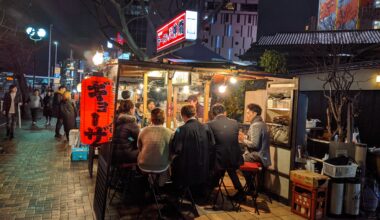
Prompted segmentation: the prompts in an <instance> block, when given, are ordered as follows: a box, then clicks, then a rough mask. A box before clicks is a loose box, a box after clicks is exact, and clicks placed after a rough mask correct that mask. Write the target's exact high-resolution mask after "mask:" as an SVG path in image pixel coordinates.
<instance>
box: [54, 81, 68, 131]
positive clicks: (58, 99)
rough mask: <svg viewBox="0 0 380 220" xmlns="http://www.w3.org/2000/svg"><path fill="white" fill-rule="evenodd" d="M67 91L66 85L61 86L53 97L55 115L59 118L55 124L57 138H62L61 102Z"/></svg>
mask: <svg viewBox="0 0 380 220" xmlns="http://www.w3.org/2000/svg"><path fill="white" fill-rule="evenodd" d="M65 92H66V87H65V86H60V87H59V88H58V91H57V92H55V93H54V97H53V106H52V107H53V109H52V110H53V115H52V116H53V117H55V118H57V123H56V124H55V136H54V137H55V138H61V136H62V135H61V134H60V130H61V127H62V123H63V122H62V116H61V112H60V109H61V102H62V99H63V94H64V93H65Z"/></svg>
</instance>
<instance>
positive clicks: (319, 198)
mask: <svg viewBox="0 0 380 220" xmlns="http://www.w3.org/2000/svg"><path fill="white" fill-rule="evenodd" d="M290 179H291V180H292V182H293V187H292V194H293V196H292V204H291V210H292V212H293V213H295V214H297V215H300V216H302V217H305V218H308V219H322V218H324V217H325V216H326V202H327V195H328V194H327V189H328V179H329V178H328V177H327V176H324V175H320V174H317V173H313V172H310V171H307V170H293V171H291V172H290Z"/></svg>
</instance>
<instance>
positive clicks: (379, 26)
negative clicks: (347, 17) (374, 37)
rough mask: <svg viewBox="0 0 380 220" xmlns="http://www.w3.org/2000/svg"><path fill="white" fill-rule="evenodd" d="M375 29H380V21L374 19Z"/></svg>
mask: <svg viewBox="0 0 380 220" xmlns="http://www.w3.org/2000/svg"><path fill="white" fill-rule="evenodd" d="M373 29H380V21H373Z"/></svg>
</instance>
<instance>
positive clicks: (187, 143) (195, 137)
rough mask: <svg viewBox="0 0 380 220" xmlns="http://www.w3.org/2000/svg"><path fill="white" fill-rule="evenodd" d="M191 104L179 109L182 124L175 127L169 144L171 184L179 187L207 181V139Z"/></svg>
mask: <svg viewBox="0 0 380 220" xmlns="http://www.w3.org/2000/svg"><path fill="white" fill-rule="evenodd" d="M195 114H196V110H195V107H194V106H192V105H185V106H183V107H182V109H181V116H182V118H183V120H184V122H185V124H184V125H182V126H181V127H179V128H177V130H176V131H175V133H174V137H173V140H172V142H171V144H170V154H171V156H172V158H173V162H172V180H173V184H174V185H175V186H177V187H179V188H183V187H187V186H190V187H191V188H193V187H201V188H203V187H202V186H203V185H205V184H206V183H207V180H208V171H209V154H208V147H209V139H208V134H207V131H206V129H205V127H204V125H203V124H201V123H200V122H199V121H198V120H197V119H196V118H195Z"/></svg>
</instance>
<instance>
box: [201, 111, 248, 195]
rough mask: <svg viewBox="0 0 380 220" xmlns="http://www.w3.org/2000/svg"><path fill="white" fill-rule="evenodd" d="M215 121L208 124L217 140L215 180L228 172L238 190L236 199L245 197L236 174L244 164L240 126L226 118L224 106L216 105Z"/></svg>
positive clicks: (214, 149)
mask: <svg viewBox="0 0 380 220" xmlns="http://www.w3.org/2000/svg"><path fill="white" fill-rule="evenodd" d="M211 112H212V114H213V115H214V120H212V121H210V122H209V123H208V127H209V129H210V130H211V131H212V133H213V135H214V139H215V146H214V148H213V151H214V152H213V154H214V155H215V162H214V167H213V168H211V169H214V173H215V180H216V181H218V180H219V179H220V178H223V175H224V173H225V172H226V171H227V173H228V175H229V176H230V178H231V180H232V183H233V185H234V187H235V189H237V190H238V192H237V194H236V195H235V196H234V198H236V199H241V198H242V197H244V191H243V187H242V185H241V183H240V181H239V178H238V176H237V174H236V170H237V169H239V167H240V165H241V164H243V157H242V153H241V149H240V145H239V142H238V135H239V125H238V123H237V122H236V121H235V120H233V119H230V118H228V117H227V116H226V110H225V107H224V106H223V105H222V104H215V105H213V106H212V109H211Z"/></svg>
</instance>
